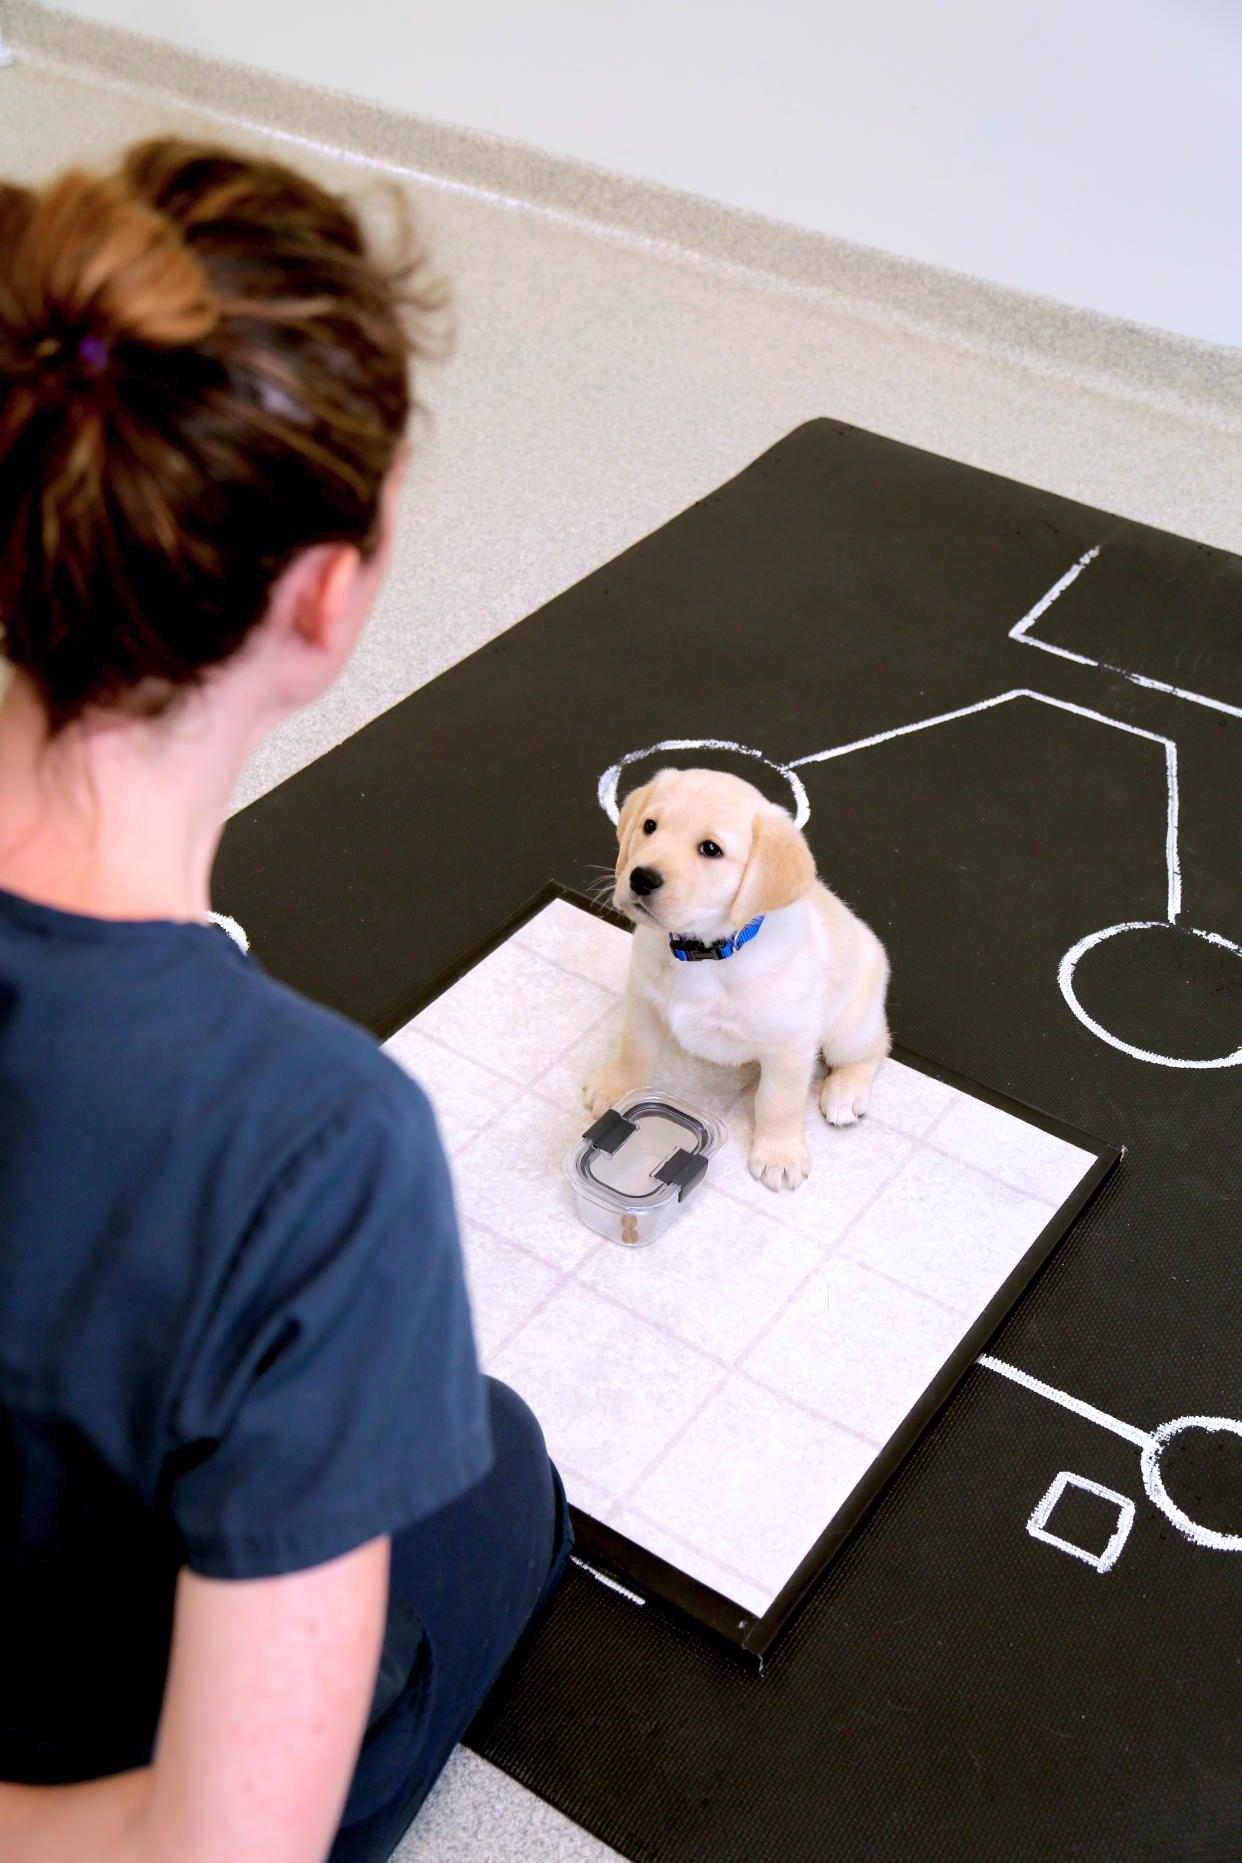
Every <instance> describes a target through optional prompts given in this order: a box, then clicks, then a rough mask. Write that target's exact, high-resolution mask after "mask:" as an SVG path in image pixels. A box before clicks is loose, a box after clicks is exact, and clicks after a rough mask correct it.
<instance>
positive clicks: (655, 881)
mask: <svg viewBox="0 0 1242 1863" xmlns="http://www.w3.org/2000/svg"><path fill="white" fill-rule="evenodd" d="M663 884H664V875H663V874H662V873H657V872H656V870H655V868H654V867H635V869H634V871H633V873H631V875H630V885H631V886H632V887H633V888H634V891H635V892H636V893H637V894H638V895H639V896H640V898H642V897H645V896H646V895H647V894H648V893H654V892H657V891H658V890H659V888H660V887H661V886H663Z"/></svg>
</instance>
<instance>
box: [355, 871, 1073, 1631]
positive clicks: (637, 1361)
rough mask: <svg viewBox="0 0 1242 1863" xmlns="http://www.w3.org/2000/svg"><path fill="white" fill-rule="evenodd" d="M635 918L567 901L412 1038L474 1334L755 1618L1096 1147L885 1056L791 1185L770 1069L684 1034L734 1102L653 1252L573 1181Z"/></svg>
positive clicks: (649, 1533)
mask: <svg viewBox="0 0 1242 1863" xmlns="http://www.w3.org/2000/svg"><path fill="white" fill-rule="evenodd" d="M628 962H629V937H628V935H627V934H626V933H625V932H623V931H620V930H619V929H617V928H616V927H615V926H613V925H609V924H607V923H605V922H604V921H603V920H601V919H597V918H596V917H594V916H593V915H592V914H590V913H588V912H585V911H583V910H582V909H581V908H579V907H577V906H575V905H573V904H571V903H570V902H569V901H567V900H563V899H557V900H554V901H552V903H551V904H549V905H548V906H546V907H545V908H544V909H543V910H542V911H541V912H539V913H537V914H536V915H535V916H534V917H533V918H532V919H530V920H529V921H528V922H527V923H526V924H524V925H523V926H522V927H521V928H520V929H519V930H518V931H516V932H515V933H514V934H513V935H512V937H510V938H509V939H507V940H506V941H505V942H504V943H503V944H501V945H499V946H498V947H497V948H496V949H495V950H494V951H492V952H491V953H490V954H489V955H488V956H487V957H485V958H483V959H482V960H481V962H479V963H478V964H476V965H475V966H474V967H473V968H472V969H471V970H470V971H468V972H467V973H466V974H465V975H464V976H463V977H462V978H460V979H459V981H458V982H457V983H455V984H453V985H452V986H451V987H450V988H449V989H448V990H446V991H445V992H444V993H443V994H442V995H441V996H440V997H438V998H437V999H436V1000H435V1002H433V1003H432V1004H431V1005H430V1006H429V1007H428V1008H427V1009H425V1010H424V1011H423V1012H422V1013H421V1014H420V1015H418V1016H416V1017H414V1019H413V1020H412V1021H411V1022H409V1023H408V1024H407V1025H406V1026H405V1027H404V1028H403V1029H401V1030H399V1031H398V1033H397V1034H395V1035H394V1036H392V1037H391V1039H390V1040H389V1041H388V1042H387V1044H386V1047H387V1049H388V1052H389V1053H390V1054H391V1055H392V1056H393V1058H394V1059H395V1060H397V1061H398V1062H399V1063H400V1064H401V1065H402V1066H403V1067H406V1068H407V1069H408V1070H409V1071H410V1072H411V1073H412V1074H414V1075H415V1076H416V1077H417V1078H418V1080H419V1081H420V1082H421V1083H422V1085H423V1086H424V1087H425V1088H426V1090H427V1092H428V1093H429V1094H430V1096H431V1098H432V1101H433V1103H434V1104H435V1107H436V1111H437V1116H438V1118H439V1120H440V1126H441V1131H442V1134H443V1137H444V1142H445V1145H446V1148H447V1150H448V1152H449V1155H450V1158H451V1159H452V1163H453V1173H454V1179H455V1183H456V1190H457V1201H458V1210H459V1214H460V1218H461V1225H462V1239H463V1246H464V1249H465V1256H466V1268H467V1275H468V1279H469V1283H470V1291H471V1301H472V1304H473V1307H474V1313H475V1324H476V1330H477V1334H478V1340H479V1350H480V1355H481V1358H482V1362H483V1364H484V1366H485V1368H486V1369H487V1370H488V1371H490V1372H493V1373H494V1374H495V1375H496V1376H497V1377H500V1378H503V1379H505V1381H506V1382H507V1383H510V1384H512V1385H513V1386H514V1388H515V1389H516V1390H518V1391H519V1392H520V1393H521V1394H522V1396H523V1397H525V1398H526V1400H527V1401H528V1402H529V1403H530V1404H531V1406H532V1407H533V1409H534V1410H535V1412H536V1414H537V1415H538V1417H539V1419H540V1421H541V1423H542V1424H543V1427H544V1432H545V1434H546V1436H547V1439H548V1445H549V1448H550V1449H551V1452H552V1455H553V1458H554V1460H555V1461H556V1463H557V1465H558V1467H559V1468H560V1470H561V1474H562V1476H563V1478H564V1481H565V1486H566V1489H567V1491H568V1494H569V1498H570V1500H571V1501H573V1502H574V1503H575V1504H576V1505H577V1506H578V1507H580V1508H581V1509H582V1510H583V1511H584V1512H585V1513H588V1514H590V1515H592V1516H593V1517H594V1518H595V1519H597V1520H600V1521H602V1522H603V1523H604V1524H605V1525H608V1526H611V1527H613V1528H614V1529H615V1530H616V1531H618V1532H620V1533H623V1534H625V1535H626V1537H627V1538H628V1539H630V1540H632V1541H634V1542H635V1543H636V1544H638V1545H640V1546H643V1547H646V1548H647V1549H648V1550H649V1551H651V1552H654V1553H656V1554H658V1555H659V1557H661V1558H662V1559H664V1560H665V1561H666V1562H667V1563H668V1564H670V1565H672V1566H674V1567H676V1568H678V1569H680V1570H681V1571H683V1572H685V1573H688V1574H689V1575H690V1576H691V1577H693V1578H697V1579H699V1580H701V1581H702V1582H703V1583H705V1584H708V1585H710V1586H712V1587H713V1589H715V1590H716V1591H718V1592H721V1593H722V1594H723V1595H724V1596H725V1597H727V1598H730V1599H732V1600H733V1601H734V1602H736V1603H737V1604H738V1605H740V1606H741V1607H742V1608H743V1609H744V1610H745V1611H748V1612H750V1613H753V1614H754V1615H755V1616H762V1614H763V1613H764V1612H765V1611H766V1610H767V1609H768V1607H769V1606H770V1605H771V1603H772V1601H773V1599H774V1598H775V1597H776V1596H777V1594H778V1593H779V1592H780V1590H781V1589H782V1587H783V1586H784V1584H785V1583H786V1581H787V1580H788V1579H789V1577H790V1576H791V1574H792V1573H793V1571H794V1570H795V1568H796V1567H797V1566H798V1564H799V1563H800V1562H801V1560H802V1559H803V1558H804V1557H805V1555H806V1553H807V1552H808V1551H809V1550H810V1548H811V1547H812V1546H813V1545H814V1543H815V1541H816V1540H817V1539H818V1538H819V1536H820V1534H821V1533H822V1531H823V1530H824V1528H825V1526H826V1525H827V1524H828V1523H829V1521H830V1520H831V1519H832V1518H833V1516H834V1515H835V1514H836V1512H837V1511H838V1509H839V1508H840V1506H841V1504H842V1503H843V1502H844V1501H845V1499H846V1497H847V1496H848V1495H849V1493H850V1492H851V1490H852V1489H853V1488H854V1487H855V1486H856V1484H857V1483H858V1482H859V1481H860V1480H861V1479H862V1478H863V1476H864V1475H865V1474H866V1472H867V1470H868V1468H869V1467H870V1466H871V1465H872V1463H873V1462H874V1461H875V1459H876V1458H877V1456H878V1455H879V1454H880V1453H881V1452H882V1450H883V1447H884V1445H885V1444H886V1443H887V1442H888V1440H889V1439H890V1438H891V1437H892V1435H893V1433H894V1432H895V1430H896V1429H897V1428H898V1427H899V1425H900V1424H901V1422H902V1421H903V1419H904V1418H905V1417H906V1416H907V1415H908V1413H909V1411H910V1409H911V1407H912V1406H913V1405H914V1403H915V1402H916V1401H917V1400H918V1398H919V1397H920V1396H921V1394H922V1393H923V1391H925V1390H926V1388H927V1386H928V1384H929V1383H930V1382H931V1381H932V1379H933V1378H934V1377H935V1375H936V1374H937V1373H938V1372H939V1371H940V1370H941V1368H942V1367H943V1365H944V1364H945V1361H946V1360H947V1359H948V1357H949V1356H950V1355H951V1353H952V1352H953V1350H954V1348H955V1347H956V1346H957V1345H958V1343H959V1342H960V1340H961V1339H962V1337H963V1336H964V1335H965V1333H966V1332H967V1331H969V1329H970V1327H971V1326H972V1324H973V1323H974V1321H975V1320H976V1319H977V1318H978V1316H979V1314H980V1312H981V1311H982V1309H983V1308H984V1307H985V1306H986V1305H987V1303H988V1302H989V1300H990V1299H991V1298H992V1296H993V1295H994V1294H995V1293H996V1291H997V1290H998V1288H999V1287H1000V1286H1001V1284H1002V1283H1003V1282H1004V1281H1005V1280H1006V1278H1007V1277H1008V1275H1009V1274H1010V1273H1011V1271H1012V1270H1013V1268H1014V1267H1015V1266H1016V1265H1017V1263H1018V1262H1019V1261H1020V1260H1021V1258H1022V1257H1023V1256H1024V1255H1025V1254H1026V1252H1027V1251H1028V1249H1030V1248H1031V1246H1032V1245H1033V1243H1034V1242H1035V1240H1036V1239H1037V1237H1038V1236H1039V1235H1040V1234H1041V1233H1042V1231H1043V1230H1044V1229H1045V1228H1046V1226H1047V1224H1048V1222H1049V1221H1050V1220H1051V1218H1052V1216H1053V1215H1054V1214H1055V1212H1056V1211H1057V1209H1058V1208H1059V1207H1060V1205H1061V1204H1062V1203H1063V1202H1064V1201H1065V1199H1066V1198H1067V1197H1068V1196H1069V1195H1070V1194H1071V1193H1072V1192H1073V1191H1074V1190H1075V1189H1076V1188H1077V1186H1078V1185H1079V1183H1080V1182H1081V1180H1082V1179H1083V1177H1084V1176H1085V1175H1086V1174H1087V1173H1088V1172H1089V1171H1090V1170H1091V1169H1092V1168H1093V1167H1094V1165H1095V1163H1096V1157H1095V1153H1094V1152H1091V1151H1088V1150H1085V1149H1082V1148H1080V1147H1079V1146H1077V1145H1074V1144H1071V1143H1070V1142H1068V1141H1067V1140H1065V1139H1062V1138H1059V1137H1054V1136H1053V1135H1051V1134H1049V1133H1046V1132H1044V1131H1042V1130H1041V1129H1040V1128H1039V1127H1037V1126H1033V1125H1031V1124H1029V1123H1028V1122H1027V1121H1025V1120H1023V1119H1019V1118H1016V1117H1015V1116H1014V1115H1012V1114H1010V1113H1008V1112H1003V1111H1000V1110H998V1109H997V1108H995V1107H992V1106H990V1105H988V1104H986V1103H985V1102H983V1101H981V1100H978V1099H976V1098H975V1097H974V1096H973V1095H971V1094H967V1093H964V1092H961V1091H959V1090H958V1089H957V1088H955V1087H952V1086H950V1085H948V1084H946V1083H945V1082H942V1081H939V1080H935V1079H932V1078H931V1077H930V1076H928V1075H926V1074H923V1073H921V1072H919V1071H918V1070H916V1069H914V1068H911V1067H907V1066H904V1065H902V1064H901V1063H900V1062H897V1061H893V1060H890V1061H888V1062H886V1063H885V1065H884V1067H883V1068H882V1069H881V1071H880V1074H879V1077H878V1079H877V1081H876V1086H875V1092H874V1098H873V1103H872V1111H871V1113H870V1114H869V1115H868V1117H867V1118H866V1119H865V1120H863V1121H861V1122H860V1123H859V1124H858V1125H856V1126H852V1127H846V1128H832V1127H829V1126H827V1125H826V1124H825V1123H824V1121H823V1120H822V1118H821V1117H820V1115H819V1113H818V1111H817V1110H816V1109H815V1107H814V1105H813V1104H812V1105H809V1106H808V1111H807V1135H808V1139H809V1142H810V1146H811V1154H812V1171H811V1176H810V1177H809V1179H808V1180H807V1181H806V1183H804V1184H803V1185H801V1186H800V1187H799V1189H798V1190H796V1191H792V1192H790V1191H782V1192H779V1193H774V1192H772V1191H770V1190H767V1189H765V1188H764V1187H763V1186H762V1185H759V1184H757V1183H756V1182H755V1181H754V1179H753V1178H751V1176H750V1175H749V1173H748V1171H747V1169H746V1149H747V1144H748V1138H749V1130H750V1099H751V1091H750V1083H749V1082H748V1081H747V1079H746V1078H745V1077H744V1076H743V1075H741V1074H736V1073H734V1072H733V1071H731V1070H728V1069H724V1068H719V1067H715V1066H712V1065H711V1064H709V1063H707V1062H700V1061H697V1060H695V1059H694V1058H693V1057H691V1056H688V1055H685V1054H683V1053H681V1052H680V1051H679V1050H677V1049H676V1048H675V1047H674V1046H673V1044H672V1043H671V1042H670V1043H669V1044H668V1046H667V1048H666V1051H665V1055H664V1058H663V1060H662V1063H661V1071H660V1076H659V1080H658V1081H657V1082H653V1083H652V1084H653V1085H660V1086H664V1087H666V1088H669V1089H672V1090H675V1091H677V1092H678V1093H681V1094H682V1095H684V1096H685V1097H686V1098H688V1099H690V1100H691V1101H693V1102H695V1103H697V1104H698V1105H700V1106H702V1107H705V1108H707V1109H708V1110H710V1111H712V1112H715V1113H717V1114H719V1115H720V1116H721V1117H723V1118H724V1119H725V1120H726V1122H727V1124H728V1127H729V1132H730V1139H729V1143H728V1144H727V1145H726V1146H725V1148H724V1150H723V1151H722V1152H721V1153H720V1154H719V1155H718V1156H717V1157H715V1158H714V1159H713V1160H712V1163H711V1166H710V1168H709V1171H708V1176H707V1179H706V1181H705V1183H704V1185H703V1187H702V1188H701V1189H700V1190H699V1191H698V1192H697V1193H696V1194H695V1196H694V1197H693V1198H692V1199H691V1200H690V1202H689V1203H688V1204H687V1206H686V1209H685V1211H684V1212H683V1213H682V1214H681V1215H680V1216H679V1217H678V1219H677V1221H676V1222H675V1223H674V1224H673V1225H672V1226H671V1227H670V1228H669V1229H668V1230H667V1231H666V1232H665V1234H664V1235H663V1236H661V1237H660V1238H659V1239H658V1240H657V1241H656V1242H655V1243H654V1244H652V1245H651V1246H650V1247H649V1248H642V1249H624V1248H622V1247H620V1246H619V1245H617V1244H614V1243H611V1242H608V1241H606V1240H603V1239H601V1238H600V1237H599V1236H597V1235H595V1234H594V1233H593V1232H592V1231H591V1230H589V1229H587V1228H586V1227H585V1225H584V1224H583V1223H582V1222H580V1220H579V1218H578V1215H577V1212H576V1208H575V1203H574V1198H573V1194H572V1191H571V1190H570V1188H569V1186H568V1185H567V1184H566V1183H565V1181H564V1179H563V1177H562V1175H561V1161H562V1159H563V1157H564V1155H565V1153H566V1152H567V1151H568V1150H569V1149H570V1147H571V1146H572V1145H573V1143H574V1141H575V1140H576V1139H577V1138H578V1137H579V1135H580V1134H581V1132H582V1131H583V1129H584V1127H585V1126H586V1125H587V1124H588V1123H589V1116H588V1115H587V1113H586V1112H585V1110H584V1109H583V1106H582V1099H581V1089H582V1083H583V1081H584V1079H585V1078H586V1076H587V1074H588V1073H589V1072H590V1071H591V1070H592V1069H593V1068H594V1067H596V1066H597V1065H598V1064H599V1062H600V1061H601V1060H603V1059H604V1057H605V1056H606V1054H607V1052H608V1048H609V1043H610V1041H611V1040H612V1039H613V1037H614V1034H615V1030H616V1028H617V1024H618V1017H619V1008H620V1000H621V995H622V992H623V990H624V987H625V976H626V969H627V965H628Z"/></svg>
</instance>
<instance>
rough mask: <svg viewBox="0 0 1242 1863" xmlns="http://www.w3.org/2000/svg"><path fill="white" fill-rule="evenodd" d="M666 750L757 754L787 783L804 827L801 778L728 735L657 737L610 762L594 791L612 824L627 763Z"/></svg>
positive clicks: (807, 807) (807, 808) (807, 811)
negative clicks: (654, 741) (618, 786)
mask: <svg viewBox="0 0 1242 1863" xmlns="http://www.w3.org/2000/svg"><path fill="white" fill-rule="evenodd" d="M666 750H731V751H735V752H736V753H737V755H738V756H739V757H757V758H758V760H759V762H760V763H765V764H766V765H767V767H768V769H769V770H775V771H776V773H777V775H778V776H782V777H784V779H785V781H786V782H787V783H788V784H789V788H790V791H791V793H792V795H793V799H794V821H795V822H796V823H797V825H798V827H799V828H802V827H804V826H805V825H806V823H807V822H808V821H809V820H810V818H811V804H810V802H809V801H808V799H807V793H806V790H805V789H804V788H803V786H802V781H801V778H800V777H797V776H795V775H794V773H793V768H792V766H791V765H790V764H787V763H773V762H772V760H771V758H770V757H765V756H764V754H763V752H762V751H761V750H752V749H751V747H750V745H749V744H735V743H733V741H732V739H730V738H725V737H666V738H661V740H660V742H659V743H658V744H648V745H647V748H646V749H645V750H631V751H628V752H627V753H626V755H625V756H624V757H621V758H619V759H618V760H617V762H616V763H613V764H610V765H609V766H608V768H607V769H606V770H605V771H604V774H603V775H602V776H601V777H600V779H599V782H598V784H597V785H596V791H595V793H596V795H597V796H598V797H599V806H600V807H601V809H603V811H604V813H605V815H606V816H607V817H608V819H609V821H610V822H612V823H613V825H614V827H615V825H616V821H617V816H618V815H619V814H620V810H619V809H618V807H617V784H618V782H619V781H620V779H621V772H622V770H624V769H625V767H626V765H627V764H630V763H639V762H641V761H642V759H643V758H644V757H654V756H656V755H662V754H663V753H664V752H665V751H666Z"/></svg>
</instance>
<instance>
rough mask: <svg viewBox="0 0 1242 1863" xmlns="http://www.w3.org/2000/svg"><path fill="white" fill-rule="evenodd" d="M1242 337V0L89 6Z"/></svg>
mask: <svg viewBox="0 0 1242 1863" xmlns="http://www.w3.org/2000/svg"><path fill="white" fill-rule="evenodd" d="M68 10H70V11H75V12H79V13H83V14H88V15H90V16H91V17H93V18H96V19H103V20H108V21H110V22H112V23H114V24H117V25H122V26H129V27H132V28H134V29H136V30H139V31H144V32H148V33H151V34H154V35H156V36H159V37H161V38H165V39H171V40H175V41H176V42H178V43H180V44H182V45H188V46H192V47H195V48H197V49H199V50H203V51H209V52H216V53H219V54H221V55H223V56H225V57H229V58H234V59H240V60H242V61H244V62H246V63H249V64H253V65H258V66H263V67H266V68H268V69H270V70H276V71H281V72H285V73H288V74H290V75H292V76H296V77H300V78H306V79H309V80H311V81H312V82H315V83H320V84H327V85H333V86H335V87H337V88H338V89H342V90H348V91H353V92H355V93H358V94H360V95H364V96H368V97H372V98H375V99H377V100H379V101H381V102H385V103H389V104H395V105H397V106H399V107H400V108H402V109H406V110H410V111H414V112H416V113H418V114H420V115H423V116H430V117H435V118H439V119H441V120H443V121H446V122H451V123H458V124H465V125H468V126H470V127H471V128H475V129H483V130H491V131H495V132H497V133H499V134H501V135H504V136H511V137H517V138H520V139H521V140H523V141H525V142H529V143H533V144H535V145H537V146H538V147H540V148H543V149H548V150H553V151H556V152H558V153H561V154H566V155H572V156H578V157H582V158H585V159H586V160H588V161H591V162H595V163H598V164H600V165H602V166H604V167H607V168H611V169H614V170H617V171H620V172H622V173H625V174H630V175H637V176H641V177H643V178H645V179H650V180H655V181H662V182H665V183H667V184H669V185H671V186H674V187H678V188H685V189H689V190H691V191H693V192H695V193H698V194H705V195H708V196H711V197H712V198H714V199H717V200H722V201H727V202H730V203H731V204H733V205H735V206H742V207H750V208H755V209H757V210H758V211H759V212H761V213H765V214H769V215H771V216H773V217H775V218H778V219H783V220H790V221H794V222H796V223H798V224H800V225H802V226H807V227H813V228H816V229H818V230H820V231H822V232H825V233H831V234H836V235H839V236H842V237H844V238H846V239H851V240H857V241H862V242H864V243H866V244H868V245H872V246H879V247H882V248H885V249H887V250H888V251H891V252H896V253H901V254H904V255H906V256H908V257H911V258H918V259H925V260H929V261H931V262H932V263H934V264H937V265H943V266H950V267H953V268H955V269H957V270H960V271H965V272H972V273H975V274H976V275H978V276H981V277H984V278H989V279H992V280H995V281H996V282H998V283H1001V284H1006V285H1013V286H1017V287H1019V288H1022V289H1025V290H1030V291H1038V292H1043V293H1045V294H1047V295H1049V296H1052V297H1056V298H1060V299H1063V300H1064V301H1066V302H1068V303H1072V304H1077V305H1083V306H1088V307H1091V308H1094V309H1097V310H1101V311H1106V312H1110V313H1112V314H1114V315H1117V316H1123V317H1130V318H1134V319H1137V320H1138V321H1140V322H1144V323H1150V324H1155V325H1159V326H1161V327H1163V328H1166V329H1170V330H1177V331H1180V332H1183V333H1185V334H1189V335H1193V336H1200V337H1204V338H1207V339H1208V340H1210V341H1215V342H1223V343H1234V344H1242V224H1240V222H1242V0H417V3H416V4H411V0H349V4H347V5H346V4H339V3H336V0H68Z"/></svg>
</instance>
